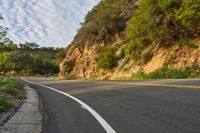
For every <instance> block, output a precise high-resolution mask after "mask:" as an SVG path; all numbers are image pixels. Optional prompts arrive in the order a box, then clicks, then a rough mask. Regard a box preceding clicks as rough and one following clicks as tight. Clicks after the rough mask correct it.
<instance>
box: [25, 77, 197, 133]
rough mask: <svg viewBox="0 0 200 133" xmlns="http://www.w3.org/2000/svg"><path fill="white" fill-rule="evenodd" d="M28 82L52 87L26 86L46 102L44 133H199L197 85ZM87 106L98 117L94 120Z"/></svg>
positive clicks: (187, 82)
mask: <svg viewBox="0 0 200 133" xmlns="http://www.w3.org/2000/svg"><path fill="white" fill-rule="evenodd" d="M28 80H29V81H31V82H34V83H37V84H42V85H45V86H49V87H52V88H47V87H45V86H41V85H36V84H32V83H28V82H25V83H26V84H29V85H30V86H31V87H33V88H35V89H36V90H37V92H38V94H39V95H40V97H41V99H42V103H43V110H44V112H43V123H44V124H43V132H44V133H105V132H117V133H200V80H198V79H194V80H149V81H57V80H52V79H48V78H28ZM52 89H55V90H52ZM56 90H58V91H59V92H56ZM62 92H64V93H65V94H67V95H64V94H61V93H62ZM68 94H69V95H68ZM70 96H72V97H70ZM74 97H75V99H73V98H74ZM76 98H77V99H78V100H81V102H84V104H86V105H83V104H80V103H79V101H77V99H76ZM86 106H89V107H90V108H92V109H93V111H95V113H97V114H96V115H95V114H92V113H91V110H89V109H88V108H87V107H86ZM97 115H99V116H100V117H101V118H99V119H98V116H97ZM103 120H104V121H103ZM109 126H110V127H109ZM106 129H107V130H106ZM112 129H113V130H112Z"/></svg>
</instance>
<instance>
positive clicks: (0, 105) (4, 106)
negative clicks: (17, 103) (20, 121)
mask: <svg viewBox="0 0 200 133" xmlns="http://www.w3.org/2000/svg"><path fill="white" fill-rule="evenodd" d="M11 107H12V104H10V103H9V102H7V101H6V100H5V98H3V97H0V113H2V112H7V111H9V110H10V108H11Z"/></svg>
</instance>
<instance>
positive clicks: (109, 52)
mask: <svg viewBox="0 0 200 133" xmlns="http://www.w3.org/2000/svg"><path fill="white" fill-rule="evenodd" d="M117 60H118V58H117V56H116V55H115V48H113V47H109V48H105V49H103V50H102V51H101V52H100V53H99V54H98V55H97V66H98V68H101V69H112V68H113V67H115V66H116V64H117Z"/></svg>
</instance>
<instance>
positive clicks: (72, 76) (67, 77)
mask: <svg viewBox="0 0 200 133" xmlns="http://www.w3.org/2000/svg"><path fill="white" fill-rule="evenodd" d="M65 79H66V80H74V79H75V77H74V75H73V74H71V73H65Z"/></svg>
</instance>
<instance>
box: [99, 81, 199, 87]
mask: <svg viewBox="0 0 200 133" xmlns="http://www.w3.org/2000/svg"><path fill="white" fill-rule="evenodd" d="M95 83H97V84H116V85H128V86H160V87H176V88H189V89H200V86H193V85H175V84H149V83H127V82H95Z"/></svg>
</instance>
